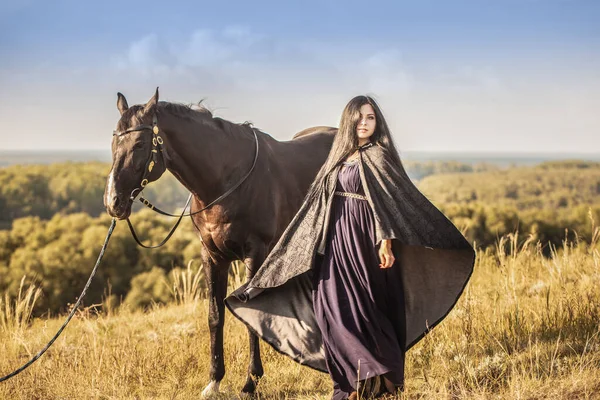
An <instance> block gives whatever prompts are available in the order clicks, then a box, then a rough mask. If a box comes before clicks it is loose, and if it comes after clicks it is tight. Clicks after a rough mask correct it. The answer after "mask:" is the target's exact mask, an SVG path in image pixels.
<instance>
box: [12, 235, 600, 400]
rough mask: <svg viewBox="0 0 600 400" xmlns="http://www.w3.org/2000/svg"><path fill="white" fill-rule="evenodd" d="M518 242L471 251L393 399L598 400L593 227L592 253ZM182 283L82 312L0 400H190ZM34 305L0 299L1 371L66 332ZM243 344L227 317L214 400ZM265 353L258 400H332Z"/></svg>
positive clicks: (244, 356) (200, 311) (186, 291)
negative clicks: (161, 294)
mask: <svg viewBox="0 0 600 400" xmlns="http://www.w3.org/2000/svg"><path fill="white" fill-rule="evenodd" d="M524 239H525V238H519V237H518V236H517V235H512V236H508V237H505V238H502V239H501V240H499V242H498V243H497V246H496V248H495V249H493V248H488V249H487V250H486V251H479V252H478V257H477V263H476V266H475V272H474V274H473V277H472V279H471V281H470V283H469V285H468V286H467V289H466V291H465V293H464V294H463V296H462V297H461V299H460V301H459V302H458V304H457V306H456V307H455V308H454V310H453V311H452V312H451V313H450V314H449V316H448V317H447V318H446V319H445V320H444V322H443V323H441V324H440V325H439V326H438V327H437V328H435V329H434V330H433V331H432V332H431V333H430V334H429V335H427V336H426V337H425V339H423V340H422V341H421V342H420V343H419V344H418V345H416V346H415V347H414V348H413V349H411V350H410V351H409V352H408V354H407V368H406V380H407V387H406V391H405V393H404V394H403V395H402V398H406V399H600V325H599V324H600V246H599V245H600V243H599V242H600V232H599V230H598V229H596V230H595V236H594V238H592V239H591V245H588V244H583V243H565V244H564V246H563V247H562V248H557V249H553V250H552V252H551V253H552V254H551V257H549V258H548V257H544V256H543V254H542V244H540V243H535V242H533V241H528V240H524ZM588 239H589V238H588ZM180 278H182V279H179V280H176V281H177V282H179V283H178V285H180V287H179V288H178V291H179V295H178V296H177V297H178V300H179V301H178V304H172V305H168V306H160V307H159V306H156V307H154V308H152V309H150V310H148V311H146V312H141V311H128V310H126V309H118V310H104V311H102V312H99V313H97V312H94V309H93V308H88V309H85V310H83V311H81V312H80V313H79V314H78V315H77V317H76V318H75V319H74V320H73V321H72V322H71V324H70V326H69V327H68V328H67V330H66V331H65V332H64V333H63V335H62V337H61V338H60V339H59V340H58V341H57V342H56V343H55V344H54V346H53V347H52V348H51V349H50V350H49V351H48V352H47V353H46V355H44V356H43V357H42V358H41V359H40V360H39V361H38V362H37V363H35V364H34V365H33V366H32V367H31V368H29V369H28V370H27V371H25V372H23V373H22V374H20V375H19V376H17V377H15V378H13V379H12V380H10V381H8V382H4V383H1V384H0V398H2V399H88V398H90V399H196V398H200V392H201V391H202V389H203V387H204V386H205V385H206V384H207V377H208V367H209V339H208V328H207V322H206V320H207V306H206V301H205V300H203V299H202V298H201V296H197V295H195V293H192V292H193V291H194V290H195V289H194V285H193V282H192V280H193V277H191V276H183V275H182V276H181V277H180ZM186 280H187V281H186ZM182 281H186V283H187V284H186V285H184V284H183V283H182ZM34 300H35V291H34V290H33V289H31V290H29V292H28V291H27V290H25V289H24V291H23V295H22V296H21V300H17V301H16V302H15V301H13V300H9V299H6V298H4V297H3V298H2V299H1V300H0V354H1V355H2V356H1V357H0V375H4V374H5V373H8V372H9V371H11V370H13V369H14V368H16V367H17V366H19V365H20V364H21V363H22V362H24V361H25V360H26V359H27V358H28V357H30V356H31V355H32V354H35V352H37V351H38V350H39V349H40V348H41V347H42V346H43V345H44V344H45V342H46V341H47V340H48V339H49V338H50V337H51V336H52V335H53V334H54V332H55V331H56V329H57V328H58V327H59V326H60V324H61V323H62V319H61V318H52V319H35V320H33V321H30V322H27V319H28V310H29V309H30V308H31V303H32V302H33V301H34ZM15 308H17V309H15ZM247 342H248V340H247V334H246V331H245V329H244V328H243V326H242V324H241V323H240V322H238V321H237V320H235V318H233V317H232V316H231V315H229V314H228V316H227V320H226V330H225V352H226V355H225V357H226V368H227V374H226V376H225V379H224V380H223V382H222V385H221V390H222V395H221V396H219V398H222V399H232V398H237V397H238V391H239V389H240V388H241V387H242V385H243V382H244V379H245V373H246V368H247V363H248V346H247ZM262 354H263V363H264V366H265V376H264V378H263V379H262V380H261V382H260V385H259V390H258V394H257V396H256V397H257V398H258V399H328V398H329V394H330V383H329V379H328V376H327V375H324V374H321V373H318V372H316V371H313V370H311V369H308V368H306V367H302V366H300V365H297V364H295V363H294V362H292V361H290V360H289V359H287V358H285V357H284V356H282V355H280V354H278V353H276V352H275V351H274V350H272V349H271V348H270V347H269V346H268V345H265V344H263V345H262Z"/></svg>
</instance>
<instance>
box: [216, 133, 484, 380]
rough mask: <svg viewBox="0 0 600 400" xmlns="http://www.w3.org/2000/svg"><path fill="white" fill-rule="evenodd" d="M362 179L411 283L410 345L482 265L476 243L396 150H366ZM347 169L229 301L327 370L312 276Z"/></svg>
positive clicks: (379, 235)
mask: <svg viewBox="0 0 600 400" xmlns="http://www.w3.org/2000/svg"><path fill="white" fill-rule="evenodd" d="M359 155H360V161H359V165H360V178H361V182H362V186H363V188H364V191H365V194H366V196H367V200H368V202H369V205H370V206H371V209H372V210H373V215H374V219H375V237H376V242H377V245H379V244H380V242H381V240H383V239H392V248H393V253H394V256H395V258H396V261H395V264H394V265H393V266H392V268H400V269H401V276H402V287H403V288H404V298H405V315H406V335H405V338H406V343H405V344H404V345H405V349H406V350H408V349H409V348H410V347H412V346H413V345H414V344H415V343H417V342H418V341H419V340H420V339H421V338H422V337H423V336H424V335H425V334H426V333H427V332H429V331H430V330H431V329H432V328H433V327H435V326H436V325H437V324H438V323H440V321H442V319H444V317H445V316H446V315H447V314H448V313H449V312H450V310H451V309H452V307H454V305H455V304H456V302H457V300H458V298H459V297H460V295H461V293H462V291H463V289H464V287H465V285H466V284H467V282H468V280H469V278H470V276H471V273H472V272H473V265H474V262H475V252H474V250H473V248H472V247H471V245H470V244H469V242H467V240H466V239H465V238H464V236H463V235H462V234H461V233H460V232H459V231H458V229H457V228H456V227H455V226H454V225H453V224H452V222H450V221H449V220H448V219H447V218H446V216H444V214H442V213H441V212H440V211H439V210H438V209H437V208H436V207H435V206H434V205H433V204H432V203H431V202H430V201H429V200H428V199H427V198H426V197H425V196H424V195H423V194H422V193H421V192H420V191H419V190H418V189H417V187H416V186H415V185H414V184H413V183H412V181H411V180H410V178H409V177H408V175H407V174H406V172H405V170H404V169H403V168H402V166H400V165H398V164H397V163H395V162H394V161H393V159H392V158H391V157H390V156H389V153H388V150H387V149H385V148H383V147H381V146H379V145H372V144H371V143H369V144H367V145H365V146H363V147H361V148H360V152H359ZM339 168H340V167H339V166H338V167H337V168H336V169H334V170H333V171H332V173H330V174H329V175H328V176H327V179H326V180H325V181H324V183H323V184H322V186H321V187H320V188H319V189H318V191H317V193H316V196H307V197H306V199H305V201H304V202H303V204H302V206H301V207H300V209H299V210H298V212H297V214H296V215H295V217H294V218H293V219H292V221H291V222H290V224H289V225H288V227H287V228H286V230H285V231H284V233H283V235H282V236H281V237H280V238H279V241H278V242H277V244H276V245H275V246H274V247H273V249H272V250H271V252H270V253H269V255H268V256H267V258H266V259H265V261H264V263H263V264H262V266H261V267H260V268H259V270H258V271H257V272H256V274H255V275H254V277H253V278H252V279H251V280H250V281H249V282H248V283H246V284H244V285H243V286H241V287H240V288H238V289H237V290H235V291H234V292H233V293H232V294H231V295H230V296H228V297H227V298H226V299H225V304H226V305H227V307H228V308H229V310H230V311H231V312H232V313H233V314H234V315H235V316H236V317H237V318H238V319H240V320H241V321H242V322H244V324H246V325H247V326H248V327H249V328H250V329H251V330H252V331H253V332H254V333H256V334H257V335H258V336H259V337H261V338H262V339H263V340H265V341H266V342H267V343H269V344H270V345H271V346H273V347H274V348H275V349H276V350H277V351H279V352H281V353H283V354H285V355H287V356H289V357H291V358H292V359H293V360H295V361H297V362H299V363H300V364H303V365H307V366H309V367H312V368H315V369H317V370H320V371H323V372H327V368H326V365H325V354H324V350H323V344H322V339H321V333H320V330H319V327H318V326H317V322H316V319H315V315H314V311H313V307H312V293H311V292H312V280H311V274H312V269H313V266H314V265H315V264H314V263H315V262H319V260H320V257H319V256H320V255H322V254H323V253H324V250H325V238H326V237H327V226H328V225H329V224H328V222H329V215H330V210H331V204H332V201H331V200H332V196H333V193H334V191H335V186H336V182H337V174H338V172H339Z"/></svg>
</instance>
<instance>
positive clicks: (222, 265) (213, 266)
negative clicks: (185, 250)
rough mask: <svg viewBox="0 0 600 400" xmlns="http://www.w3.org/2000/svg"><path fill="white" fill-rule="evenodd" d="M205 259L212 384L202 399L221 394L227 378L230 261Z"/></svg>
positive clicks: (206, 389) (208, 386)
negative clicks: (225, 347) (225, 354)
mask: <svg viewBox="0 0 600 400" xmlns="http://www.w3.org/2000/svg"><path fill="white" fill-rule="evenodd" d="M203 258H204V260H203V261H204V268H205V271H206V279H207V284H208V285H207V286H208V301H209V303H208V326H209V329H210V382H209V383H208V385H207V386H206V387H205V388H204V390H203V391H202V397H208V396H210V395H211V394H216V393H218V392H219V384H220V383H221V380H222V379H223V376H225V360H224V359H223V324H224V322H225V302H224V299H225V295H226V294H227V277H228V272H229V264H230V262H229V261H226V260H214V259H213V258H212V257H210V256H209V255H206V256H205V257H203Z"/></svg>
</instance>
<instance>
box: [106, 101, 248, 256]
mask: <svg viewBox="0 0 600 400" xmlns="http://www.w3.org/2000/svg"><path fill="white" fill-rule="evenodd" d="M251 129H252V133H253V134H254V141H255V143H256V151H255V153H254V160H253V161H252V167H250V170H249V171H248V172H247V173H246V174H245V175H244V176H243V177H242V178H241V179H240V180H239V181H238V182H237V183H236V184H235V185H233V186H232V187H231V188H229V189H228V190H227V191H226V192H225V193H223V194H222V195H220V196H219V197H217V198H216V199H214V200H213V201H211V202H210V203H208V204H207V205H206V206H204V207H202V208H201V209H200V210H196V211H194V212H190V213H188V214H185V210H186V209H187V207H188V205H189V204H190V201H191V199H192V193H190V195H189V196H188V199H187V201H186V203H185V206H184V207H183V211H182V212H181V214H179V215H176V214H171V213H168V212H165V211H162V210H161V209H159V208H157V207H155V206H154V205H153V204H152V203H150V202H149V201H148V200H146V199H145V198H144V197H142V196H140V198H139V199H138V200H139V201H140V202H141V203H142V204H144V205H145V206H146V207H148V208H150V209H151V210H153V211H155V212H157V213H159V214H162V215H166V216H169V217H177V218H179V219H178V220H177V222H176V223H175V225H174V226H173V228H172V229H171V231H170V232H169V234H168V235H167V237H165V239H164V240H163V241H162V242H160V243H159V244H157V245H155V246H146V245H144V244H143V243H142V242H141V241H140V240H139V238H138V236H137V235H136V233H135V230H134V229H133V225H132V224H131V221H130V220H129V217H128V218H127V224H128V225H129V230H130V231H131V234H132V235H133V238H134V239H135V241H136V242H137V243H138V244H139V245H140V246H142V247H144V248H147V249H155V248H157V247H161V246H162V245H164V244H165V243H166V242H167V240H169V239H170V238H171V236H172V235H173V233H174V232H175V229H177V226H178V225H179V223H180V222H181V219H182V218H183V217H188V216H190V217H191V216H193V215H195V214H199V213H201V212H202V211H204V210H206V209H208V208H210V207H212V206H213V205H214V204H216V203H217V202H219V201H220V200H222V199H224V198H225V197H227V196H228V195H229V194H231V193H232V192H233V191H234V190H235V189H237V188H238V187H239V186H240V185H241V184H242V183H243V182H244V181H245V180H246V178H248V177H249V176H250V174H251V173H252V171H253V170H254V167H255V166H256V161H257V160H258V147H259V146H258V137H257V136H256V129H254V128H251ZM147 130H150V131H152V151H151V152H150V158H149V159H148V161H147V162H146V166H145V168H144V174H143V175H142V181H141V182H140V186H139V187H136V188H134V189H133V190H132V191H131V195H130V196H129V200H131V202H133V201H135V199H136V197H137V196H139V195H140V194H141V193H142V191H143V190H144V188H145V187H146V185H147V184H148V183H149V177H150V173H151V172H152V170H153V169H154V166H156V165H157V164H158V161H159V160H158V158H159V156H158V154H159V153H160V154H162V152H163V148H162V144H163V143H164V141H163V139H162V137H161V136H160V129H159V128H158V118H157V116H156V113H154V115H153V116H152V125H148V124H141V125H136V126H134V127H131V128H128V129H125V130H122V131H117V130H115V131H113V136H116V137H122V136H124V135H127V134H129V133H132V132H141V131H147ZM161 158H162V160H163V164H164V167H165V170H166V169H167V165H166V163H165V161H164V156H163V157H161Z"/></svg>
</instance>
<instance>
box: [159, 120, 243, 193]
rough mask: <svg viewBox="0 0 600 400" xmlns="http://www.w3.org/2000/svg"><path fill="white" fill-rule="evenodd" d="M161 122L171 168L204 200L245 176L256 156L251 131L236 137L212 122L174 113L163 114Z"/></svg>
mask: <svg viewBox="0 0 600 400" xmlns="http://www.w3.org/2000/svg"><path fill="white" fill-rule="evenodd" d="M207 118H210V117H207ZM158 124H159V127H160V130H161V135H162V136H163V139H164V144H163V155H164V158H165V162H166V164H167V168H168V169H169V171H170V172H171V173H172V174H173V175H174V176H175V177H176V178H177V179H178V180H179V181H180V182H181V183H182V184H183V185H184V186H185V187H186V188H187V189H188V190H189V191H190V192H192V193H193V194H194V195H195V196H196V197H197V198H198V199H199V200H200V201H201V202H202V203H207V202H210V201H212V200H213V199H215V198H216V197H217V196H219V195H220V194H222V193H223V192H224V191H225V190H227V189H228V187H226V186H227V184H229V185H231V184H233V183H234V182H233V181H234V180H235V179H238V177H240V176H242V175H243V174H244V173H245V172H246V171H242V169H245V168H246V164H249V163H250V162H251V161H252V159H253V156H254V146H253V142H254V140H253V137H250V135H243V136H241V137H235V135H230V134H226V133H224V132H222V131H221V130H220V129H218V128H216V126H213V124H211V123H206V124H204V123H200V122H198V121H194V120H191V119H187V118H178V117H177V116H173V115H170V114H166V115H163V116H162V118H160V119H159V123H158ZM249 140H252V143H250V142H249Z"/></svg>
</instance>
